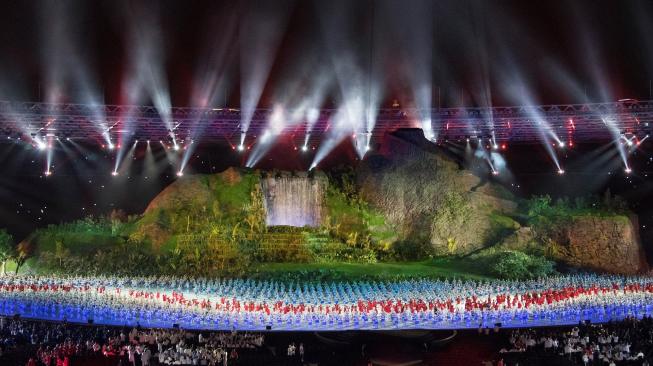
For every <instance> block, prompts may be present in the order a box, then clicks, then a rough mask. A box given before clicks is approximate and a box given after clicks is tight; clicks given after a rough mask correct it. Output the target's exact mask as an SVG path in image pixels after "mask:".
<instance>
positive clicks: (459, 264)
mask: <svg viewBox="0 0 653 366" xmlns="http://www.w3.org/2000/svg"><path fill="white" fill-rule="evenodd" d="M315 271H330V272H333V273H337V274H338V277H339V278H343V279H352V280H356V279H360V278H361V277H374V278H376V279H380V280H382V279H396V278H397V277H423V278H462V279H474V280H482V279H488V278H490V277H488V276H487V275H485V274H483V273H480V272H477V271H476V268H475V267H474V266H473V263H470V262H468V261H465V260H458V259H435V260H432V261H422V262H406V263H373V264H362V263H262V264H259V265H257V266H256V267H255V268H253V272H258V274H259V276H260V277H263V278H264V277H266V275H267V274H269V275H271V277H274V275H275V274H279V273H293V272H296V273H298V272H315Z"/></svg>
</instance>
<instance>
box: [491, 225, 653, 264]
mask: <svg viewBox="0 0 653 366" xmlns="http://www.w3.org/2000/svg"><path fill="white" fill-rule="evenodd" d="M633 220H634V218H629V217H627V216H621V215H613V216H589V215H588V216H576V217H573V218H572V219H571V220H570V221H569V222H566V223H564V224H561V225H559V226H557V227H555V228H554V229H552V231H551V232H547V233H540V234H539V235H537V238H536V234H535V233H534V232H533V230H532V229H531V228H529V227H523V228H520V229H519V230H516V231H515V232H513V233H512V234H510V235H508V236H507V237H505V238H504V239H503V240H502V241H501V243H499V244H497V245H496V249H497V250H518V251H523V252H526V253H535V254H544V255H546V256H547V257H550V258H551V259H554V260H556V261H559V262H563V263H566V264H568V265H571V266H574V267H580V268H585V269H589V270H594V271H598V272H608V273H619V274H636V273H643V272H646V271H647V270H648V264H647V262H646V254H645V253H644V249H643V247H642V245H641V244H640V241H639V238H638V235H637V230H636V227H637V224H636V223H635V222H633Z"/></svg>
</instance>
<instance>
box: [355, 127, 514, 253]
mask: <svg viewBox="0 0 653 366" xmlns="http://www.w3.org/2000/svg"><path fill="white" fill-rule="evenodd" d="M420 133H421V131H420ZM383 146H388V147H389V148H386V149H382V150H381V151H380V152H379V154H377V155H374V156H370V157H368V158H367V159H366V160H365V161H363V162H362V163H361V166H360V167H359V169H358V171H357V173H358V185H359V189H360V194H361V196H362V197H363V199H364V200H366V201H367V202H369V203H370V204H371V205H373V206H374V207H376V208H378V209H379V210H380V211H381V212H383V214H384V215H385V216H386V218H387V219H388V221H389V222H390V223H391V224H392V225H394V227H395V229H396V231H397V232H399V233H400V234H401V239H403V240H412V241H426V242H428V243H430V244H431V246H432V248H433V249H434V250H435V253H436V254H440V255H446V254H467V253H470V252H472V251H474V250H477V249H479V248H482V247H483V246H485V245H488V244H491V243H493V242H495V241H496V240H497V239H498V238H499V237H501V236H502V233H504V232H505V231H506V230H508V231H511V230H515V229H516V228H518V227H519V225H518V224H517V223H516V222H514V221H513V220H512V219H510V217H509V216H508V215H510V214H512V213H514V211H515V210H516V208H517V204H516V203H515V201H514V199H513V197H512V195H511V194H510V193H509V192H507V191H506V190H505V189H503V188H502V187H500V186H499V185H496V184H493V183H490V182H488V181H486V180H482V179H480V178H479V177H477V176H475V175H474V174H472V173H471V172H470V171H468V170H464V169H461V168H460V167H459V165H458V164H457V163H456V162H455V161H454V160H453V159H451V158H448V157H447V156H446V155H444V154H443V153H442V152H440V151H439V150H438V149H437V148H436V147H435V145H434V144H432V143H430V142H428V141H426V140H424V138H423V136H421V140H420V137H415V136H414V134H409V135H408V136H401V135H399V136H397V135H387V136H386V138H385V140H384V144H383ZM390 149H391V150H390Z"/></svg>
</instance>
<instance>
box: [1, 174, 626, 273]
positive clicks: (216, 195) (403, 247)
mask: <svg viewBox="0 0 653 366" xmlns="http://www.w3.org/2000/svg"><path fill="white" fill-rule="evenodd" d="M260 174H261V173H259V172H257V171H251V170H248V171H238V170H228V171H226V172H224V173H221V174H217V175H210V176H194V177H189V178H188V179H181V180H179V181H178V182H177V183H175V184H173V185H172V186H171V187H169V188H168V189H166V190H165V191H164V192H162V193H161V195H160V196H159V197H157V199H155V201H153V202H152V204H151V205H150V207H148V209H147V210H146V212H145V213H144V214H143V215H140V216H131V217H130V216H127V215H125V214H124V213H122V212H120V211H114V212H112V213H110V214H109V215H107V216H106V217H95V218H93V217H87V218H84V219H82V220H78V221H74V222H71V223H64V224H60V225H51V226H48V227H47V228H43V229H40V230H37V231H36V232H35V233H34V234H33V235H31V236H30V237H29V238H28V239H26V240H25V241H23V242H22V243H21V245H20V246H18V247H14V246H13V243H11V238H10V237H9V238H7V237H6V235H4V234H3V232H2V231H0V261H2V263H3V264H4V263H6V262H7V259H12V260H13V262H12V265H14V263H15V264H16V265H17V266H16V267H18V268H20V266H22V265H23V264H25V262H26V261H28V259H29V262H28V263H29V268H30V270H32V271H36V272H43V273H50V272H58V273H68V274H123V275H128V274H139V275H152V274H179V273H185V274H188V275H195V276H225V275H227V276H254V277H256V276H271V277H275V278H276V277H278V278H284V279H287V280H292V279H293V278H300V277H305V278H331V279H335V280H337V279H342V278H352V277H355V276H358V277H360V278H368V277H369V278H391V277H392V276H395V277H397V278H400V277H406V278H409V277H412V276H415V277H419V276H424V277H447V276H458V277H465V276H467V277H469V278H482V277H483V276H484V275H486V274H489V275H491V276H496V277H503V278H529V277H532V276H537V275H546V274H549V273H551V272H552V271H553V263H552V262H549V261H547V260H546V259H544V258H543V257H542V256H541V255H540V254H541V253H532V252H529V253H528V254H525V253H521V252H518V251H506V250H504V249H495V248H494V247H493V244H495V243H497V242H499V241H500V240H501V239H502V238H504V237H506V236H507V235H510V234H511V233H513V232H516V230H518V229H519V228H520V224H519V223H517V221H515V219H513V217H511V216H508V215H506V214H504V213H501V212H498V211H496V210H495V209H494V208H493V207H494V206H492V205H489V204H485V203H484V202H483V201H481V202H480V203H479V201H478V200H476V201H474V198H473V197H472V195H473V193H470V192H463V191H460V190H457V189H451V190H447V189H445V190H444V191H433V192H431V193H429V194H430V195H431V196H432V197H433V198H434V199H437V206H434V207H437V210H434V211H432V212H429V214H428V215H427V214H424V215H422V216H424V217H423V218H422V219H419V220H416V221H415V222H411V225H413V226H412V227H411V228H409V229H410V230H411V232H415V234H411V235H404V234H400V233H398V229H397V228H396V227H393V226H392V225H391V224H390V223H389V220H388V219H387V216H386V215H384V214H382V213H381V211H380V210H379V209H378V208H376V207H372V206H371V205H370V204H369V203H368V202H367V201H365V200H364V199H362V198H361V195H360V192H359V191H358V190H357V185H356V176H355V175H354V173H353V171H352V170H350V169H349V170H348V169H345V170H340V171H336V172H334V173H332V174H330V175H329V176H328V182H329V183H328V186H327V189H326V192H325V197H324V207H325V212H324V216H323V224H322V226H320V227H316V228H309V227H305V228H296V227H267V226H266V225H265V218H266V217H265V216H266V214H265V207H264V197H263V192H262V190H261V185H260V178H261V175H260ZM446 174H449V175H451V174H454V173H453V172H447V173H446ZM320 179H322V178H320ZM439 182H440V181H439ZM440 183H442V182H440ZM405 184H406V183H405V182H404V185H405ZM442 184H444V183H442ZM431 188H432V187H431ZM431 188H429V189H431ZM440 188H442V187H440ZM406 189H407V190H416V189H419V187H415V186H414V185H412V184H409V186H407V187H406ZM413 193H414V192H413ZM414 196H415V197H418V196H417V195H416V193H414ZM411 197H412V196H411ZM415 197H413V198H415ZM602 202H603V203H602V204H601V205H600V206H596V202H595V201H592V200H585V201H578V200H577V201H574V202H573V203H571V202H570V201H568V200H560V201H557V202H555V203H553V202H552V200H551V199H550V198H549V197H536V198H534V199H532V200H530V201H525V203H524V204H523V208H522V209H521V212H522V215H521V216H522V219H521V220H522V221H527V222H528V224H529V225H531V226H532V227H533V230H540V232H543V233H544V232H546V230H547V229H548V228H552V227H556V225H559V223H560V222H564V220H565V218H567V217H569V216H570V215H578V214H597V215H598V214H603V213H608V212H614V211H616V210H619V209H622V203H621V201H619V200H618V199H614V198H612V197H609V200H608V199H606V198H604V199H603V200H602ZM605 202H609V204H607V203H605ZM420 204H423V202H420ZM425 207H426V206H425ZM620 207H621V208H620ZM424 212H427V211H424ZM517 216H520V215H519V212H517V213H515V217H517ZM472 228H473V229H472ZM402 230H403V229H402ZM5 234H6V233H5ZM5 242H6V243H8V244H6V245H5V244H3V243H5ZM479 247H480V248H481V249H478V248H479ZM5 249H6V250H5ZM470 253H472V255H470ZM433 258H436V259H433ZM3 267H4V265H3ZM284 273H287V274H284Z"/></svg>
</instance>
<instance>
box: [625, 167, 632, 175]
mask: <svg viewBox="0 0 653 366" xmlns="http://www.w3.org/2000/svg"><path fill="white" fill-rule="evenodd" d="M624 172H625V173H626V174H630V173H632V172H633V170H632V169H630V167H626V169H624Z"/></svg>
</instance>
